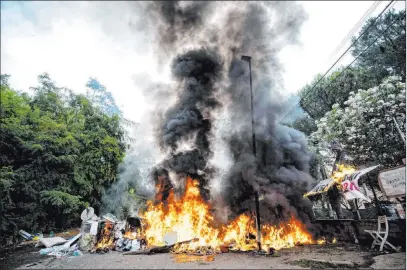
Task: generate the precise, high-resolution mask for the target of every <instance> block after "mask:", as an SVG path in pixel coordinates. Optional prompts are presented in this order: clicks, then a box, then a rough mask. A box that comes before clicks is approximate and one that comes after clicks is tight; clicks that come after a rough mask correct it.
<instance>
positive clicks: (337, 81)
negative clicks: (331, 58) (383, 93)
mask: <svg viewBox="0 0 407 270" xmlns="http://www.w3.org/2000/svg"><path fill="white" fill-rule="evenodd" d="M373 20H374V19H373V18H372V19H370V20H368V21H367V22H366V23H365V25H364V26H363V27H362V29H361V30H360V34H362V33H364V32H365V31H366V32H365V33H364V34H363V35H362V36H361V37H360V39H359V40H358V41H357V42H356V43H355V45H354V46H353V47H352V49H351V52H352V55H353V56H354V57H356V56H358V55H360V56H359V57H358V59H357V61H356V65H355V66H354V67H353V68H348V69H346V70H345V68H344V67H340V68H337V69H336V70H335V71H333V72H332V73H331V74H330V75H329V76H327V77H324V78H323V79H322V80H321V81H320V82H319V83H318V84H317V86H316V87H315V88H313V86H314V84H315V83H316V82H317V81H319V80H320V79H321V78H322V74H319V75H317V76H316V77H315V78H314V80H313V82H312V83H311V84H308V85H306V86H305V87H303V88H302V89H301V91H300V97H301V102H300V105H301V107H302V108H303V109H304V110H305V111H306V112H307V113H308V114H309V115H310V116H311V117H312V118H313V119H315V120H318V119H320V118H321V117H323V116H324V115H325V113H326V112H328V111H330V110H331V109H332V106H333V105H334V104H338V106H339V107H340V108H343V107H344V102H345V101H346V100H347V99H348V97H349V94H350V93H351V92H357V91H358V90H359V89H369V88H371V87H374V86H376V85H379V84H380V83H381V82H382V81H383V79H384V78H386V77H388V76H390V75H391V76H401V78H402V81H405V74H406V31H405V28H406V21H405V11H400V12H395V11H394V10H390V11H389V12H387V13H385V14H384V15H382V17H381V18H380V19H378V20H377V21H376V22H375V23H374V24H373V25H372V22H373ZM371 25H372V26H371ZM385 29H387V30H386V31H385V32H384V33H383V34H382V32H383V31H384V30H385ZM378 37H379V38H378ZM376 38H378V40H377V41H376V42H375V43H373V42H374V41H375V40H376ZM355 40H356V37H353V41H355ZM372 43H373V45H372V46H371V47H369V45H371V44H372ZM367 47H369V49H367V50H366V51H365V52H363V51H364V50H365V49H366V48H367ZM362 52H363V53H362ZM342 72H343V73H342Z"/></svg>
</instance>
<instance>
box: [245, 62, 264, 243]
mask: <svg viewBox="0 0 407 270" xmlns="http://www.w3.org/2000/svg"><path fill="white" fill-rule="evenodd" d="M242 60H244V61H247V62H249V75H250V103H251V113H252V141H253V142H252V143H253V155H254V156H255V157H256V152H257V151H256V135H255V132H254V113H253V88H252V63H251V57H250V56H242ZM254 202H255V206H256V229H257V248H258V250H259V251H261V223H260V202H259V193H258V191H255V192H254Z"/></svg>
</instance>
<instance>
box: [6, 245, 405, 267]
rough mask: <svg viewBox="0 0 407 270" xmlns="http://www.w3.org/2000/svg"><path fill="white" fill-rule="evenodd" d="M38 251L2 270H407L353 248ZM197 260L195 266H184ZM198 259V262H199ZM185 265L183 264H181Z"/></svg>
mask: <svg viewBox="0 0 407 270" xmlns="http://www.w3.org/2000/svg"><path fill="white" fill-rule="evenodd" d="M38 251H39V248H34V247H29V246H26V247H23V248H19V249H16V250H10V251H9V252H7V253H2V254H1V260H0V264H1V267H0V268H1V269H15V268H19V269H56V268H63V269H68V268H69V269H90V268H92V269H103V268H104V269H114V268H116V269H118V268H121V269H129V268H131V269H137V268H144V269H158V268H159V269H163V268H167V269H176V268H179V269H208V268H210V269H222V268H229V269H238V268H240V269H250V268H251V269H256V268H257V269H259V268H261V269H273V268H274V269H276V268H277V269H306V268H308V269H321V268H322V269H323V268H331V269H332V268H341V269H344V268H349V269H361V268H365V269H386V268H388V269H405V268H406V264H405V260H406V255H405V252H402V253H392V254H385V253H382V254H380V253H379V252H371V251H370V250H368V249H365V248H361V247H359V246H358V245H353V244H329V245H321V246H315V245H313V246H301V247H295V248H292V249H285V250H280V251H277V252H276V254H275V255H273V256H269V257H264V256H256V255H253V254H250V253H225V254H219V255H215V256H212V257H202V256H201V257H195V258H191V257H188V256H182V255H181V256H180V255H174V254H170V253H166V254H154V255H128V256H123V255H122V254H121V253H119V252H114V251H112V252H109V253H107V254H84V255H83V256H81V257H70V258H69V257H68V258H62V259H57V258H54V257H52V256H46V255H44V256H42V255H39V253H38ZM191 259H194V260H193V261H192V262H185V261H188V260H191ZM197 259H199V260H197ZM180 261H184V262H180Z"/></svg>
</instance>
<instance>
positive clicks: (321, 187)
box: [304, 178, 335, 197]
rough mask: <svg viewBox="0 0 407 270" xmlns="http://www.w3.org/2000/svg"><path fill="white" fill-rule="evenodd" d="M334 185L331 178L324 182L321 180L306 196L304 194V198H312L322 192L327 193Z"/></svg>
mask: <svg viewBox="0 0 407 270" xmlns="http://www.w3.org/2000/svg"><path fill="white" fill-rule="evenodd" d="M334 183H335V180H334V179H333V178H328V179H325V180H322V181H321V182H319V183H318V184H317V185H316V186H315V187H314V188H313V189H311V190H310V191H309V192H308V193H307V194H305V195H304V196H305V197H308V196H313V195H316V194H321V193H324V192H327V191H328V189H329V188H330V187H331V186H332V185H333V184H334Z"/></svg>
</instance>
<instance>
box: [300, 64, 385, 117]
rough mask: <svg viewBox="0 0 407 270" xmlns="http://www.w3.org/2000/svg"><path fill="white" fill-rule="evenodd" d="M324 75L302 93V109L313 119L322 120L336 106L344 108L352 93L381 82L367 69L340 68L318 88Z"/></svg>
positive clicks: (318, 77)
mask: <svg viewBox="0 0 407 270" xmlns="http://www.w3.org/2000/svg"><path fill="white" fill-rule="evenodd" d="M321 78H322V74H319V75H317V76H316V77H315V78H314V80H313V81H312V83H311V84H308V85H306V86H305V87H304V88H302V89H301V91H300V97H301V102H300V105H301V107H302V108H303V109H304V110H305V111H306V112H307V113H308V114H309V115H310V116H311V118H313V119H316V120H317V119H320V118H321V117H323V116H324V114H325V113H326V112H328V111H330V110H331V109H332V106H333V105H334V104H338V105H339V107H341V108H342V107H343V106H344V102H345V100H346V99H347V98H348V96H349V93H350V92H352V91H353V92H355V91H357V90H359V89H368V88H370V87H373V86H375V85H378V84H379V83H380V82H381V78H376V77H375V76H373V75H372V74H371V73H369V72H368V70H367V69H363V68H357V67H356V68H348V69H345V68H343V67H342V68H338V69H337V70H335V71H334V72H332V73H331V74H330V75H329V76H328V77H324V78H323V79H322V80H321V81H320V82H319V83H318V84H317V85H316V86H315V88H314V87H313V86H314V85H315V84H316V83H317V82H318V81H319V80H320V79H321Z"/></svg>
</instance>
